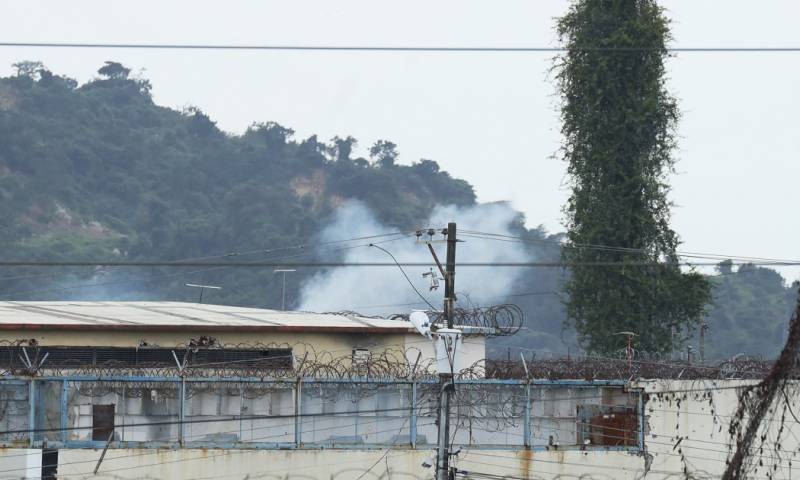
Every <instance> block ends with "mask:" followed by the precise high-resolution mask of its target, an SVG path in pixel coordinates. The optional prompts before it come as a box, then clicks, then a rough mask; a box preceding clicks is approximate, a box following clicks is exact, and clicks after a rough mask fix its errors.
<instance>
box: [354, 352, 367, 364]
mask: <svg viewBox="0 0 800 480" xmlns="http://www.w3.org/2000/svg"><path fill="white" fill-rule="evenodd" d="M369 357H370V353H369V349H367V348H354V349H353V363H355V364H363V363H366V362H368V361H369Z"/></svg>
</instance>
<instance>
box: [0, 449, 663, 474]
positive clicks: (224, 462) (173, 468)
mask: <svg viewBox="0 0 800 480" xmlns="http://www.w3.org/2000/svg"><path fill="white" fill-rule="evenodd" d="M59 453H60V455H59V463H60V466H59V468H58V474H59V478H61V476H64V478H69V479H88V478H92V479H115V480H118V479H141V478H148V479H150V480H158V479H163V480H168V479H197V480H200V479H216V478H220V479H221V478H229V479H267V478H269V479H280V480H289V479H298V480H300V479H302V480H312V479H314V480H356V479H359V478H362V479H373V480H374V479H381V478H387V479H401V478H405V479H409V480H410V479H426V480H427V479H431V478H432V477H433V469H431V468H425V467H423V466H422V464H423V463H426V464H430V463H431V462H432V461H433V455H434V451H433V450H391V451H388V452H387V451H386V450H360V451H358V450H315V451H280V450H227V451H220V450H109V451H108V452H107V453H106V456H105V458H104V460H103V463H102V464H101V466H100V469H99V471H98V474H97V476H93V475H92V471H93V470H94V467H95V465H96V464H97V460H98V459H99V458H100V454H101V451H99V450H66V451H64V450H62V451H61V452H59ZM1 463H3V462H2V457H0V464H1ZM642 464H643V461H642V458H641V457H637V456H635V455H629V454H627V453H624V452H580V451H564V452H531V451H525V452H509V451H462V452H461V454H459V459H458V461H457V465H458V468H459V469H462V470H467V471H472V472H480V473H486V474H491V475H498V476H501V477H502V476H510V477H521V478H556V477H558V476H561V478H592V479H595V478H596V479H615V478H634V477H635V475H636V472H640V471H641V468H642ZM598 465H601V466H600V467H598ZM2 470H7V469H6V468H3V469H2ZM37 476H38V473H37ZM582 476H583V477H582ZM0 478H20V476H16V477H15V476H8V477H0ZM648 478H649V477H648Z"/></svg>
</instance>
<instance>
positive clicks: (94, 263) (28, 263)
mask: <svg viewBox="0 0 800 480" xmlns="http://www.w3.org/2000/svg"><path fill="white" fill-rule="evenodd" d="M718 263H719V262H647V261H630V262H628V261H623V262H614V261H597V262H591V261H590V262H462V263H459V264H458V266H459V267H527V268H570V267H673V266H687V267H691V266H701V267H702V266H706V267H716V266H717V265H718ZM398 265H400V266H403V267H434V266H436V263H435V262H432V261H428V262H402V261H398V262H396V263H391V262H275V261H265V262H227V261H225V262H165V261H158V260H154V261H135V260H134V261H118V260H89V261H35V260H3V261H0V267H115V268H116V267H143V268H148V267H166V268H187V267H195V268H196V267H215V268H216V267H219V268H275V267H287V268H291V267H301V268H302V267H305V268H336V267H396V266H398ZM731 265H734V266H741V265H754V266H773V267H797V266H800V261H794V260H792V261H781V262H732V263H731Z"/></svg>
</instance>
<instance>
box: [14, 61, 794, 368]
mask: <svg viewBox="0 0 800 480" xmlns="http://www.w3.org/2000/svg"><path fill="white" fill-rule="evenodd" d="M17 67H18V70H19V74H18V75H15V76H12V77H9V78H2V79H0V218H2V222H0V247H2V250H1V252H2V253H0V258H2V259H5V260H22V259H39V260H82V259H83V260H88V259H98V258H102V259H120V260H154V259H161V260H175V259H184V258H194V257H206V256H211V255H220V254H225V253H228V252H247V251H259V252H260V253H258V254H255V255H252V256H245V257H239V256H234V257H227V258H229V259H234V260H235V259H237V258H241V259H243V260H268V259H272V258H281V257H283V256H285V255H287V254H291V255H296V254H297V251H294V250H290V251H288V252H287V251H285V250H282V251H277V252H272V253H269V252H264V250H268V249H270V248H273V247H276V246H277V247H283V246H289V245H300V244H306V243H309V242H314V241H316V240H317V238H316V233H317V232H318V231H319V230H320V229H321V228H322V227H323V226H324V225H325V224H326V223H327V222H328V221H329V217H330V214H331V212H332V211H333V210H334V209H335V208H336V206H337V205H339V204H341V202H342V201H344V200H346V199H359V200H361V201H363V202H364V203H365V204H367V205H368V206H369V207H370V209H371V210H373V211H374V212H375V213H376V215H377V216H378V217H379V220H380V221H381V222H382V223H384V224H386V225H390V226H392V227H397V228H408V227H415V226H417V224H418V222H420V221H422V219H425V218H427V216H428V214H429V213H430V209H431V208H432V207H433V206H434V205H436V204H455V205H461V206H469V205H473V204H475V194H474V192H473V189H472V187H471V186H470V185H469V184H468V183H467V182H465V181H463V180H459V179H454V178H452V177H451V176H450V175H448V174H447V173H446V172H444V171H441V170H440V169H439V166H438V165H437V164H436V162H434V161H431V160H420V161H418V162H415V163H413V164H412V165H410V166H406V165H400V164H399V163H397V158H398V153H397V152H398V147H397V146H396V145H394V144H393V143H391V142H389V141H380V142H377V143H376V144H374V145H372V147H371V148H370V149H369V150H370V154H371V155H370V158H369V159H365V158H353V150H354V146H355V140H354V139H352V138H350V137H347V138H335V139H332V140H331V141H328V142H322V141H319V140H318V139H317V138H316V137H311V138H307V139H295V138H294V137H293V132H292V131H291V129H289V128H287V127H283V126H281V125H277V124H275V123H259V124H254V125H253V126H252V127H251V128H250V129H248V130H247V131H246V132H245V133H244V134H242V135H231V134H227V133H224V132H222V131H220V130H219V129H218V128H217V127H216V125H215V124H214V122H213V121H212V120H211V119H209V118H208V116H206V115H205V114H204V113H203V112H202V111H200V110H199V109H196V108H190V109H186V110H185V111H176V110H172V109H169V108H164V107H161V106H158V105H156V104H154V103H153V101H152V99H151V96H150V88H151V87H150V84H149V83H148V82H147V80H144V79H137V78H131V76H130V72H129V71H128V70H127V69H126V68H125V67H123V66H121V65H119V64H115V63H109V64H107V65H105V66H103V67H102V68H101V71H100V72H99V73H100V76H99V77H98V78H97V79H95V80H92V81H90V82H88V83H86V84H84V85H78V83H77V82H76V81H75V80H72V79H70V78H65V77H62V76H59V75H56V74H54V73H52V72H49V71H48V70H47V69H45V68H44V67H43V66H42V65H40V64H36V63H30V62H23V63H21V64H18V65H17ZM514 228H515V233H516V234H518V235H524V236H526V237H528V238H529V239H530V240H532V242H531V243H528V244H526V248H528V249H529V250H530V253H532V254H535V258H536V259H537V260H541V261H557V260H558V259H559V256H560V249H559V246H558V243H557V241H558V240H560V239H561V235H548V234H547V233H546V232H544V231H543V230H542V229H531V230H526V229H524V227H522V224H521V223H520V224H519V225H517V226H515V227H514ZM223 259H224V258H223ZM308 259H312V257H306V256H303V257H293V258H291V259H290V260H308ZM746 272H750V273H746ZM313 273H314V271H313V270H307V271H300V272H297V274H294V275H289V276H288V277H287V291H288V293H287V301H288V304H289V305H288V306H289V307H292V306H294V301H295V300H296V298H297V288H298V284H299V283H300V282H301V281H302V280H303V278H305V276H306V275H309V274H313ZM728 273H730V274H729V275H723V276H720V277H719V278H717V279H715V280H714V283H715V285H716V286H717V287H716V289H715V296H714V303H713V305H712V307H711V313H710V316H709V317H708V322H709V325H710V330H709V333H708V336H707V339H708V340H707V350H708V352H709V357H710V356H714V355H716V356H729V355H733V354H736V353H739V352H743V353H748V354H757V353H761V354H765V355H766V354H772V353H774V351H775V348H776V345H777V339H778V338H779V337H780V336H781V335H782V334H783V331H784V330H785V325H786V323H787V318H788V311H789V309H790V308H791V298H792V293H791V291H790V290H789V289H788V288H787V287H786V286H785V285H783V283H782V279H781V278H780V276H778V275H777V274H776V273H775V272H773V271H771V270H768V269H756V268H750V269H748V268H745V269H743V272H742V273H733V272H728ZM566 276H567V275H566V273H565V272H563V271H561V270H558V269H530V270H526V271H525V273H524V275H523V277H522V278H521V279H519V281H518V282H517V285H518V287H517V288H515V292H513V293H514V296H510V297H509V298H507V299H505V301H508V302H514V303H517V304H519V305H520V306H521V307H522V308H523V309H524V311H525V314H526V318H527V325H526V328H525V330H523V331H522V332H521V333H520V334H518V335H517V336H515V337H511V338H504V339H498V341H496V342H494V343H493V344H492V345H491V347H492V348H491V351H492V352H493V353H494V354H497V355H506V352H507V348H509V347H511V348H512V350H510V352H511V353H512V355H514V357H515V358H518V355H519V350H517V348H524V349H535V350H537V351H542V350H550V351H555V352H563V351H565V350H566V347H565V346H564V345H565V344H564V343H563V342H562V338H563V339H564V340H566V341H567V343H571V342H573V341H574V336H575V334H574V332H573V331H572V330H569V329H567V330H564V331H563V335H562V328H563V321H564V318H565V313H564V306H563V304H562V300H563V298H564V295H563V293H562V286H563V285H562V284H563V282H564V279H565V278H566ZM186 282H193V283H209V284H218V285H222V286H223V287H224V288H223V290H221V291H214V292H206V298H207V300H208V301H209V302H214V303H227V304H236V305H249V306H266V307H269V308H276V307H278V306H279V305H280V283H279V282H280V278H279V277H278V276H277V275H274V274H273V273H272V271H271V270H270V269H262V270H250V269H208V268H197V269H189V270H188V271H187V270H186V269H184V270H170V269H125V270H122V269H109V268H103V269H77V268H76V269H61V270H52V269H48V270H42V269H21V268H17V269H5V270H3V271H2V272H0V299H2V300H10V299H13V300H33V299H94V300H105V299H118V300H125V299H132V300H167V299H168V300H196V298H197V294H198V292H197V291H194V290H191V289H188V288H186V287H185V286H184V284H185V283H186ZM620 346H621V345H620ZM524 351H525V352H526V354H528V355H530V353H531V352H530V351H529V350H524ZM573 351H575V350H574V349H573Z"/></svg>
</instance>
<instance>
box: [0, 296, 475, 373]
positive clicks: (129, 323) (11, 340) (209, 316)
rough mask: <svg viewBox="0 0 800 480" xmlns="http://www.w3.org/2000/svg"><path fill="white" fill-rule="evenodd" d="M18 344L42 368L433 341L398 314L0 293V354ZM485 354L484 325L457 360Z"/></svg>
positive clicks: (413, 355)
mask: <svg viewBox="0 0 800 480" xmlns="http://www.w3.org/2000/svg"><path fill="white" fill-rule="evenodd" d="M20 345H22V346H28V348H27V349H26V350H25V351H24V352H22V357H24V356H25V355H32V352H33V351H34V350H35V351H36V355H37V360H38V361H40V362H41V361H42V359H44V362H43V363H42V368H44V369H52V368H66V367H71V366H81V367H85V366H87V365H91V366H100V365H106V364H108V365H113V366H115V367H171V366H175V365H176V364H179V363H182V362H184V361H186V360H188V361H190V365H193V366H202V365H208V366H209V368H217V367H219V366H220V365H225V366H228V367H235V366H237V365H239V366H243V367H244V366H253V365H259V366H262V367H263V366H276V367H277V366H281V365H283V366H285V367H287V368H291V367H292V365H291V363H292V362H293V361H294V362H297V361H302V359H303V358H304V357H309V360H311V361H314V360H316V359H319V358H320V357H322V356H324V357H325V358H326V359H327V360H333V359H339V360H340V359H342V358H344V357H350V358H352V360H353V361H355V362H358V361H361V360H364V359H368V358H370V357H372V356H375V355H381V354H384V353H386V352H389V351H391V352H393V353H394V354H395V355H394V357H396V359H397V361H401V362H412V363H417V364H425V363H426V362H428V363H430V361H431V360H432V359H433V358H434V351H433V346H432V343H431V342H430V341H429V340H427V339H425V338H424V337H422V336H420V335H419V334H418V333H417V332H416V331H415V330H414V328H413V327H412V325H411V323H409V322H408V321H406V320H403V319H394V320H390V319H384V318H372V317H364V316H360V315H358V314H355V313H350V312H344V313H312V312H294V311H276V310H267V309H260V308H244V307H233V306H224V305H210V304H199V303H183V302H0V362H4V363H9V362H11V363H12V364H13V363H14V362H24V361H26V359H24V358H22V357H21V356H20V352H19V351H18V350H19V348H18V347H19V346H20ZM398 352H402V353H404V354H406V355H408V358H406V357H404V356H403V355H397V353H398ZM45 356H46V358H45ZM484 357H485V343H484V337H483V335H477V334H475V335H468V336H467V337H466V338H465V340H464V343H463V346H462V351H461V357H460V365H459V367H464V366H469V365H471V364H473V363H475V362H478V361H480V360H481V359H483V358H484ZM29 360H31V361H33V359H29Z"/></svg>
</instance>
